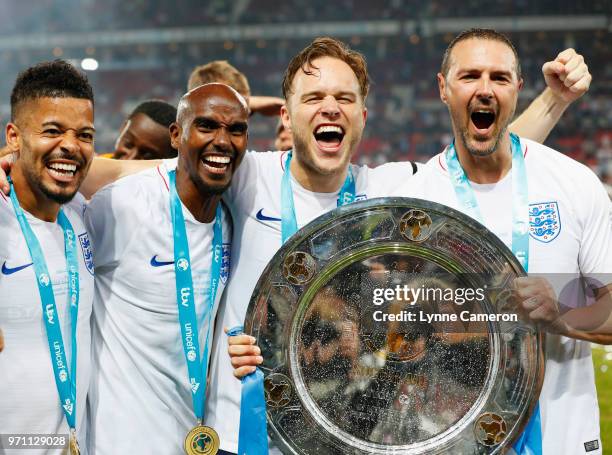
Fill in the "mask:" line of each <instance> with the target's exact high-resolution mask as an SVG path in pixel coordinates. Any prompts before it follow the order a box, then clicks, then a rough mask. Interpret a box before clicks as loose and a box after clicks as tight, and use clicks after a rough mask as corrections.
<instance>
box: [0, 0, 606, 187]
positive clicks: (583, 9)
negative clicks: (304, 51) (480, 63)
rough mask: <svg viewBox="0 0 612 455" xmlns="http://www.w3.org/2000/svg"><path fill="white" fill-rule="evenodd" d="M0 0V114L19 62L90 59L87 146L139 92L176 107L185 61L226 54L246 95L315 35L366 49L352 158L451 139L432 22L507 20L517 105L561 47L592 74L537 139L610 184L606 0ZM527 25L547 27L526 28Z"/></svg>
mask: <svg viewBox="0 0 612 455" xmlns="http://www.w3.org/2000/svg"><path fill="white" fill-rule="evenodd" d="M9 3H10V4H9V5H7V6H3V9H4V11H5V14H4V15H3V16H4V17H3V18H2V19H0V22H1V25H2V26H1V27H0V71H1V73H2V76H3V77H1V78H0V96H1V98H0V101H1V103H0V120H1V121H2V122H3V123H5V122H6V121H7V120H8V117H9V113H10V112H9V106H8V101H9V93H10V88H11V86H12V84H13V81H14V80H15V75H16V74H17V72H19V71H20V70H21V69H23V68H25V67H27V66H28V65H31V64H33V63H36V62H38V61H41V60H49V59H53V58H65V59H69V60H71V61H74V62H75V63H78V62H80V61H81V60H82V59H83V58H94V59H96V62H97V64H98V65H99V66H98V68H97V70H96V71H89V72H88V76H89V78H90V81H91V82H92V84H93V86H94V89H95V96H96V119H95V123H96V129H97V137H96V150H97V152H98V153H104V152H111V151H113V148H114V142H115V139H116V137H117V135H118V133H119V129H120V127H121V125H122V123H123V121H124V119H125V117H126V116H127V115H128V114H129V113H130V111H131V110H132V109H133V108H134V107H135V106H136V105H138V104H139V103H140V102H142V101H144V100H147V99H151V98H157V99H162V100H165V101H167V102H169V103H171V104H174V105H176V103H177V101H178V98H179V97H180V96H181V95H182V94H183V93H184V92H185V91H186V86H187V78H188V76H189V74H190V72H191V70H192V69H193V68H194V67H195V66H197V65H201V64H203V63H206V62H208V61H211V60H228V61H229V62H230V63H232V64H233V65H234V66H236V67H237V68H238V69H239V70H240V71H242V72H243V73H244V74H245V75H246V76H247V77H248V79H249V83H250V86H251V93H252V94H253V95H268V96H280V95H281V79H282V75H283V72H284V69H285V67H286V65H287V63H288V61H289V59H290V58H291V56H293V55H294V54H295V53H296V52H297V51H299V50H300V49H301V48H303V47H304V46H305V45H306V44H307V43H308V42H309V41H310V40H311V39H312V38H313V37H314V36H316V35H320V34H326V33H321V31H327V32H328V33H327V34H330V35H335V36H337V37H339V38H341V39H343V40H345V41H347V42H348V43H350V45H351V46H352V47H353V48H355V49H357V50H359V51H360V52H362V53H364V54H365V56H366V58H367V62H368V67H369V71H370V75H371V77H372V80H373V86H372V89H371V92H370V93H371V94H370V95H369V99H368V103H367V106H368V109H369V116H368V122H367V126H366V129H365V133H364V140H363V141H362V143H361V146H360V149H359V151H358V154H357V156H356V157H355V161H356V162H360V163H370V164H373V165H375V164H379V163H383V162H386V161H389V160H405V159H411V160H418V161H426V160H427V159H428V158H429V157H431V156H432V155H434V154H436V153H438V152H439V151H440V150H441V149H442V148H443V147H444V146H445V145H446V144H447V143H448V142H449V140H450V138H451V136H450V132H451V129H450V124H449V116H448V114H447V112H446V110H445V109H446V108H445V106H444V105H443V104H442V103H441V102H440V101H439V98H438V90H437V83H436V73H437V72H438V70H439V66H440V62H441V59H442V54H443V52H444V49H445V48H446V46H447V44H448V43H449V42H450V40H451V39H452V38H453V37H454V36H455V35H456V34H457V31H459V30H461V27H460V28H459V30H457V31H454V30H447V31H444V30H443V25H444V24H445V22H444V20H445V19H446V20H447V21H452V20H453V18H457V17H458V18H461V19H457V20H458V21H459V22H460V23H462V22H461V21H465V24H466V26H465V27H463V28H468V27H470V26H487V24H489V26H491V27H493V28H495V24H496V23H500V24H504V23H507V21H513V24H515V26H513V27H511V29H512V30H514V29H517V30H520V31H513V32H508V35H509V37H510V38H511V39H512V40H513V42H514V44H515V45H516V47H517V50H518V52H519V56H520V58H521V64H522V68H523V74H524V79H525V88H524V90H523V93H522V95H521V99H520V104H519V110H522V109H523V108H524V107H525V106H526V105H527V103H528V102H529V101H531V100H532V99H533V97H534V96H535V95H536V94H537V93H539V92H540V91H541V90H542V89H543V88H544V85H545V84H544V79H543V77H542V74H541V67H542V64H543V63H544V62H546V61H548V60H552V59H554V58H555V57H556V55H557V53H558V52H560V51H561V50H563V49H565V48H567V47H574V48H575V49H576V50H577V51H578V52H579V53H581V54H582V55H584V57H585V60H586V62H587V64H588V65H589V69H590V72H591V73H592V75H593V82H592V85H591V89H590V91H589V93H588V94H587V95H586V96H585V97H583V98H581V99H580V100H579V101H578V102H577V103H575V104H574V105H573V106H571V107H570V109H569V110H568V111H567V112H566V113H565V115H564V116H563V118H562V120H561V122H560V123H559V125H558V126H557V127H556V128H555V130H554V131H553V133H552V134H551V136H550V137H549V139H548V140H547V142H546V144H547V145H549V146H551V147H553V148H555V149H557V150H559V151H562V152H563V153H566V154H568V155H570V156H571V157H573V158H575V159H577V160H578V161H581V162H583V163H585V164H587V165H589V166H590V167H591V168H593V169H594V170H595V171H596V172H597V174H598V175H599V176H600V178H601V179H602V180H603V181H604V182H606V183H608V184H612V128H611V125H612V58H610V57H611V56H612V38H611V36H610V31H609V30H610V25H609V24H610V18H611V16H612V3H611V2H609V1H607V0H593V1H591V2H583V3H569V2H567V3H566V2H559V1H552V0H543V1H540V2H537V4H536V2H529V1H528V0H518V1H513V2H510V1H504V2H483V1H481V0H467V1H465V2H462V3H461V4H460V5H458V4H456V3H454V2H441V1H432V2H421V1H415V0H408V1H403V0H391V1H381V2H367V1H362V0H341V1H339V2H329V1H327V0H309V1H301V0H287V1H285V2H276V1H273V0H260V1H256V0H236V1H235V2H226V1H221V0H212V1H208V2H198V1H194V0H179V1H178V2H176V4H172V5H170V3H169V2H164V1H161V0H134V1H129V2H121V1H119V0H112V1H107V2H95V1H93V0H85V1H83V0H79V1H77V0H61V1H57V0H53V1H51V0H38V1H34V0H24V1H21V2H13V1H11V2H9ZM435 21H438V22H435ZM504 21H506V22H504ZM472 22H473V23H472ZM538 23H543V24H548V25H547V26H542V27H538V26H529V24H538ZM308 24H318V27H319V28H318V29H317V28H316V27H314V28H313V27H311V29H312V34H311V35H308V31H309V28H308ZM550 24H552V25H550ZM597 24H602V25H597ZM525 25H527V26H525ZM207 26H208V27H217V28H214V31H215V33H217V31H218V36H211V35H210V33H209V34H208V35H206V27H207ZM325 26H327V27H328V28H325ZM521 26H523V29H521ZM283 27H284V28H283ZM292 30H296V31H299V33H297V32H296V33H295V34H293V33H292ZM335 30H336V31H338V33H334V31H335ZM502 31H504V30H502ZM162 32H166V35H163V34H162ZM224 35H226V36H224ZM198 36H203V37H204V38H203V39H202V40H199V39H198V38H197V37H198ZM173 37H176V39H173ZM276 125H277V120H276V119H275V118H269V117H261V116H255V117H253V121H252V122H251V125H250V143H249V148H250V149H254V150H258V151H265V150H269V149H272V148H273V141H274V136H275V130H276Z"/></svg>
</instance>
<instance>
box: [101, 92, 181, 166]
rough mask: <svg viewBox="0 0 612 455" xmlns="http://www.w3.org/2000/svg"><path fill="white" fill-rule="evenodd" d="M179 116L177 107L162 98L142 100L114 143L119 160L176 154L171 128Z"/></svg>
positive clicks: (162, 157)
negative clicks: (171, 139)
mask: <svg viewBox="0 0 612 455" xmlns="http://www.w3.org/2000/svg"><path fill="white" fill-rule="evenodd" d="M175 120H176V108H175V107H174V106H172V105H171V104H168V103H166V102H165V101H161V100H149V101H145V102H143V103H140V104H139V105H138V106H136V108H135V109H134V110H133V111H132V113H131V114H130V115H129V117H128V118H127V119H126V121H125V122H124V123H123V125H122V126H121V132H120V133H119V137H118V138H117V142H116V144H115V152H114V153H113V156H112V157H113V158H114V159H116V160H159V159H164V158H174V157H175V156H176V150H175V149H174V148H173V147H172V144H170V134H168V128H170V125H171V124H172V123H174V121H175Z"/></svg>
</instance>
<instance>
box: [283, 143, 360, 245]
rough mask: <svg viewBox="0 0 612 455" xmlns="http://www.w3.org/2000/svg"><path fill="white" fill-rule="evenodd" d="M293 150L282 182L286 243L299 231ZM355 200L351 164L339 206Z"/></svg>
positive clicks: (286, 163) (288, 158)
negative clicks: (293, 182) (292, 164)
mask: <svg viewBox="0 0 612 455" xmlns="http://www.w3.org/2000/svg"><path fill="white" fill-rule="evenodd" d="M292 154H293V152H292V151H289V153H287V159H286V160H285V172H284V173H283V180H282V184H281V234H282V239H283V243H285V242H286V241H287V240H288V239H289V237H291V236H292V235H293V234H295V233H296V232H297V231H298V225H297V218H296V216H295V204H294V202H293V189H292V187H291V172H290V169H289V166H290V165H291V157H292ZM354 201H355V178H354V177H353V171H352V170H351V167H350V166H349V168H348V172H347V174H346V180H345V181H344V184H343V185H342V188H340V193H339V194H338V202H337V206H338V207H340V206H342V205H347V204H350V203H351V202H354Z"/></svg>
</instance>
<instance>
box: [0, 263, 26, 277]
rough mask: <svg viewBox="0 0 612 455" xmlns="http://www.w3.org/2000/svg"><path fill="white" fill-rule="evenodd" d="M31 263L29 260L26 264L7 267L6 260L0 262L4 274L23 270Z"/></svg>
mask: <svg viewBox="0 0 612 455" xmlns="http://www.w3.org/2000/svg"><path fill="white" fill-rule="evenodd" d="M31 265H32V263H31V262H30V263H29V264H26V265H20V266H19V267H14V268H12V269H11V268H9V267H7V266H6V261H4V264H2V273H3V274H4V275H12V274H13V273H15V272H19V271H20V270H23V269H25V268H27V267H30V266H31Z"/></svg>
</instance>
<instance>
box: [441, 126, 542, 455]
mask: <svg viewBox="0 0 612 455" xmlns="http://www.w3.org/2000/svg"><path fill="white" fill-rule="evenodd" d="M510 140H511V144H512V245H509V246H510V248H511V249H512V253H514V256H516V259H517V260H518V261H519V263H520V264H521V266H523V269H525V272H528V271H529V197H528V194H529V191H528V184H527V169H526V167H525V158H524V157H523V151H522V149H521V141H520V139H519V137H518V136H517V135H515V134H512V133H510ZM446 164H447V165H448V172H449V175H450V178H451V182H452V184H453V187H454V189H455V194H456V195H457V199H458V200H459V203H460V204H461V205H462V206H463V207H464V208H465V209H466V211H467V212H468V214H469V215H470V216H471V217H472V218H474V219H475V220H478V221H479V222H480V223H482V224H484V220H483V218H482V214H481V213H480V209H479V207H478V202H477V201H476V196H475V195H474V190H473V189H472V187H471V186H470V182H469V180H468V178H467V176H466V174H465V171H464V170H463V168H462V167H461V163H459V159H458V158H457V151H456V150H455V144H454V143H453V144H451V145H450V146H449V147H448V149H447V151H446ZM513 448H514V450H515V451H516V453H517V454H519V455H541V454H542V428H541V424H540V405H539V404H538V405H537V406H536V409H535V410H534V413H533V414H532V416H531V419H530V420H529V423H528V424H527V428H526V429H525V431H523V434H522V435H521V437H520V438H519V439H518V441H517V442H515V444H514V446H513Z"/></svg>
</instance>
